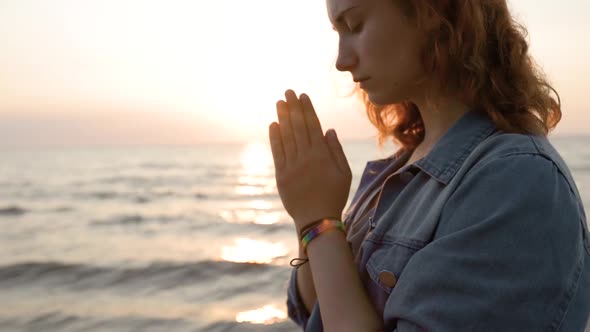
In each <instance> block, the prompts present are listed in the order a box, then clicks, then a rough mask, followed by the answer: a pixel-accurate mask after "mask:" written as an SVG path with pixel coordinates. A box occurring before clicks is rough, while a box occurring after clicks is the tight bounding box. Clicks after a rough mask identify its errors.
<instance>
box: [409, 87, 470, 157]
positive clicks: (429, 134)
mask: <svg viewBox="0 0 590 332" xmlns="http://www.w3.org/2000/svg"><path fill="white" fill-rule="evenodd" d="M413 102H414V104H416V106H418V109H419V111H420V116H421V117H422V121H423V123H424V141H422V143H420V145H418V147H417V148H416V151H417V152H418V154H419V155H426V154H428V152H429V151H430V150H431V149H432V147H433V146H434V145H435V144H436V142H438V140H439V139H440V138H441V137H442V136H443V135H444V134H445V133H446V132H447V131H448V130H449V129H450V128H451V127H452V126H453V125H454V124H455V122H457V120H459V119H460V118H461V117H462V116H463V115H464V114H465V113H467V112H468V111H469V108H468V107H467V105H465V104H463V103H461V102H460V101H458V100H454V99H443V98H439V99H432V98H431V99H428V101H427V100H426V99H425V98H424V99H421V100H419V99H417V100H414V101H413Z"/></svg>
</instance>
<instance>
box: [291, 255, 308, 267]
mask: <svg viewBox="0 0 590 332" xmlns="http://www.w3.org/2000/svg"><path fill="white" fill-rule="evenodd" d="M293 261H301V263H297V264H293ZM307 262H309V258H299V257H297V258H293V259H292V260H291V262H290V263H289V265H291V266H292V267H300V266H301V265H303V264H305V263H307Z"/></svg>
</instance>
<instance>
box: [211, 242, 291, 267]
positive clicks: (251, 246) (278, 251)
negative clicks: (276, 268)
mask: <svg viewBox="0 0 590 332" xmlns="http://www.w3.org/2000/svg"><path fill="white" fill-rule="evenodd" d="M287 253H288V248H287V247H286V246H285V245H284V244H283V243H281V242H276V243H273V242H268V241H260V240H253V239H247V238H238V239H236V240H235V244H234V245H233V246H224V247H223V248H222V254H221V258H222V259H223V260H226V261H229V262H236V263H257V264H270V263H271V262H272V260H273V259H275V258H280V257H283V256H285V255H287Z"/></svg>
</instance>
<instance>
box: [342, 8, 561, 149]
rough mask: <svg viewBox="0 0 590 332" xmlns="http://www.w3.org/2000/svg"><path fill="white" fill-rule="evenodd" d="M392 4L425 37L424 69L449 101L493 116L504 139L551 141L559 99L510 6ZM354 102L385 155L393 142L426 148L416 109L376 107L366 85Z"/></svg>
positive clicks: (403, 105) (407, 104) (404, 146)
mask: <svg viewBox="0 0 590 332" xmlns="http://www.w3.org/2000/svg"><path fill="white" fill-rule="evenodd" d="M392 1H396V2H397V3H398V5H399V6H400V8H401V9H402V10H403V11H404V13H405V14H406V15H408V17H410V18H411V19H412V20H413V21H414V22H415V24H416V26H417V28H418V31H419V32H420V33H421V34H422V35H423V36H425V38H424V44H423V45H422V49H421V51H422V53H421V63H422V66H423V69H424V71H425V74H426V75H427V77H430V78H432V79H435V81H434V82H438V88H439V89H440V91H441V92H442V93H443V94H446V95H452V96H455V97H457V98H459V99H460V100H461V101H462V102H464V103H465V104H466V105H468V106H469V107H470V108H471V109H472V111H478V112H485V113H487V114H488V115H489V117H490V118H491V119H492V120H493V121H494V123H495V124H496V126H497V127H498V128H499V129H500V130H502V131H504V132H509V133H522V134H534V135H544V136H547V135H548V134H549V132H550V131H551V130H552V129H554V128H555V127H556V126H557V124H558V123H559V121H560V120H561V102H560V100H559V94H558V93H557V91H556V90H555V89H554V88H553V87H552V86H551V85H550V84H549V82H548V81H547V79H546V78H545V77H544V74H543V73H542V71H541V70H540V69H539V68H538V66H537V65H536V64H535V62H534V61H533V59H532V58H531V56H530V55H529V53H528V50H529V46H528V43H527V41H526V38H527V34H528V32H527V30H526V28H525V27H523V26H522V25H521V24H519V23H518V22H516V21H515V20H514V19H513V18H512V16H511V14H510V11H509V9H508V5H507V3H506V0H392ZM443 83H444V84H443ZM552 92H553V93H555V96H556V97H557V98H556V99H555V98H554V97H553V95H552ZM353 94H356V95H357V97H360V99H361V101H362V102H363V103H364V105H365V108H366V113H367V115H368V118H369V120H370V121H371V123H372V124H373V125H374V126H375V127H376V128H377V130H378V133H379V134H378V145H379V147H382V144H383V142H384V141H385V140H386V139H387V138H388V137H389V136H391V137H392V139H393V142H394V143H395V144H397V145H400V146H401V148H402V149H414V148H415V147H417V146H418V145H419V144H420V143H421V142H422V141H423V140H424V134H425V133H424V124H423V122H422V118H421V116H420V112H419V110H418V107H417V106H416V105H415V104H414V103H412V102H410V101H407V102H403V103H399V104H389V105H376V104H373V103H371V101H370V100H369V98H368V96H367V93H366V92H364V91H363V90H361V89H360V87H359V85H358V84H357V85H356V86H355V88H354V91H353ZM402 149H400V150H402ZM398 152H401V151H398Z"/></svg>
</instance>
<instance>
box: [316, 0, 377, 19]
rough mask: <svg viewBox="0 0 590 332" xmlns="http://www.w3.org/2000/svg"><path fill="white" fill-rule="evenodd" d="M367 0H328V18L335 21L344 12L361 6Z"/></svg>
mask: <svg viewBox="0 0 590 332" xmlns="http://www.w3.org/2000/svg"><path fill="white" fill-rule="evenodd" d="M365 1H367V0H326V7H327V9H328V18H329V19H330V21H331V22H335V21H336V19H338V18H339V16H340V15H341V14H342V13H343V12H345V11H347V10H348V9H350V8H353V7H360V6H361V5H362V4H363V2H365Z"/></svg>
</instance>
